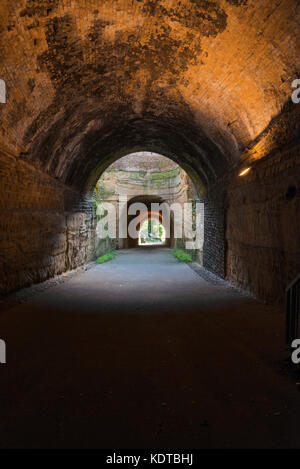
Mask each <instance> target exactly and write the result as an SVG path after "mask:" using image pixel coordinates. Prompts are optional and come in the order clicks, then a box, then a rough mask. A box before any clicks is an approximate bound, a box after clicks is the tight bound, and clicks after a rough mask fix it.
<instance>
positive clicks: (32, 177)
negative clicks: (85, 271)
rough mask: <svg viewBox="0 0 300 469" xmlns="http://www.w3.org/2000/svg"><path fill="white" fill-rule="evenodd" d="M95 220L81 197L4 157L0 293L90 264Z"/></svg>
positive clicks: (0, 167)
mask: <svg viewBox="0 0 300 469" xmlns="http://www.w3.org/2000/svg"><path fill="white" fill-rule="evenodd" d="M92 225H93V215H92V211H91V208H90V206H89V204H88V203H87V202H86V201H84V200H82V199H81V198H80V195H79V193H77V192H76V191H73V190H71V189H70V188H67V187H66V186H64V185H63V184H61V183H59V182H58V181H56V180H55V179H54V178H52V177H50V176H48V175H46V174H44V173H43V172H41V171H39V170H37V169H35V168H34V167H32V166H30V165H29V164H27V163H25V162H23V161H22V160H21V159H20V158H17V157H15V156H14V155H12V154H11V153H9V152H6V151H4V150H3V149H2V150H1V152H0V294H4V293H7V292H9V291H13V290H16V289H19V288H21V287H24V286H27V285H30V284H32V283H36V282H41V281H44V280H46V279H48V278H50V277H53V276H54V275H56V274H60V273H62V272H65V271H67V270H69V269H73V268H75V267H77V266H79V265H82V264H84V263H85V262H86V261H87V260H89V259H90V257H91V255H92V252H93V245H94V239H93V231H92Z"/></svg>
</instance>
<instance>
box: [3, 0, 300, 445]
mask: <svg viewBox="0 0 300 469" xmlns="http://www.w3.org/2000/svg"><path fill="white" fill-rule="evenodd" d="M299 21H300V5H299V2H298V1H296V0H282V1H275V2H274V1H271V0H260V2H257V1H254V0H214V1H209V0H207V1H206V0H205V1H200V0H181V1H180V2H179V1H177V0H155V1H150V0H135V1H132V0H113V1H112V0H76V1H73V2H69V1H67V0H61V1H58V0H47V1H46V0H45V1H39V0H15V1H13V2H11V1H9V0H2V1H1V4H0V80H1V82H0V83H1V86H0V122H1V125H0V142H1V145H0V195H1V197H0V204H1V206H0V295H1V296H0V339H1V340H3V342H1V344H4V343H5V344H6V348H7V358H6V360H5V362H6V363H4V360H2V362H3V363H2V364H1V365H0V375H2V376H1V382H2V383H3V393H2V397H0V400H1V404H0V416H1V423H0V437H1V438H0V447H2V446H3V447H9V448H10V447H26V448H27V447H52V448H54V447H98V448H105V447H106V448H107V447H108V448H113V447H126V448H130V447H139V448H149V447H160V448H166V447H168V448H172V447H174V448H175V447H177V448H179V447H182V448H191V447H193V448H204V447H205V448H211V447H295V446H297V447H300V439H299V430H298V431H297V422H298V427H299V417H300V414H299V409H298V410H297V405H298V404H299V393H298V394H297V386H295V384H298V388H299V383H298V381H300V376H299V368H297V367H294V364H293V363H292V362H291V359H290V345H291V344H288V348H286V344H285V339H284V335H285V321H286V317H285V308H284V302H285V294H286V289H287V288H288V286H289V285H291V284H292V285H296V286H297V285H298V286H299V283H300V282H299V281H298V283H297V282H296V283H295V282H294V281H295V279H296V278H297V276H298V275H299V272H300V215H299V214H300V158H299V146H300V142H299V135H300V132H299V122H300V119H299V118H300V104H299V98H300V93H299V87H300V81H299V79H300V61H299V60H300V59H299V57H300V54H299V50H300V33H299ZM297 86H298V88H297ZM139 153H143V154H144V155H146V157H145V161H146V162H148V163H149V164H150V163H151V162H152V166H153V168H154V169H151V171H152V170H155V169H156V166H155V161H156V160H155V157H154V156H153V157H152V156H151V155H157V154H158V155H162V156H163V157H165V158H168V159H169V160H170V161H171V162H172V163H171V164H174V165H178V167H180V168H181V169H180V170H182V171H184V172H185V173H186V174H187V176H188V178H190V180H191V181H192V182H191V186H192V187H193V190H194V193H195V194H196V196H195V197H194V199H195V198H197V201H199V202H201V203H202V204H204V217H205V223H204V244H203V253H201V265H200V263H199V262H197V260H199V259H198V258H197V259H196V258H194V259H193V262H192V263H191V265H187V264H180V263H179V261H177V260H176V259H174V258H173V256H172V253H171V251H170V250H169V249H166V250H165V251H163V252H162V251H160V250H156V251H154V250H153V251H152V250H148V251H147V252H143V251H142V250H141V251H139V252H138V251H137V250H136V249H132V250H129V249H124V250H123V249H120V250H119V251H117V252H118V257H117V258H116V259H114V260H112V261H111V263H107V264H105V265H103V266H102V265H101V266H100V265H97V264H96V263H95V260H96V257H97V255H96V253H97V249H96V245H95V243H96V234H95V233H96V232H95V223H96V220H95V211H94V206H93V197H94V191H95V187H96V186H97V182H98V181H99V178H100V177H101V176H102V175H103V174H104V173H105V171H106V170H107V169H108V168H109V167H111V165H114V164H117V163H118V162H119V161H121V160H122V159H123V158H124V157H127V156H128V155H132V154H139ZM172 168H173V167H172ZM121 169H122V168H121ZM121 169H120V170H121ZM145 194H146V192H145ZM147 197H148V198H147ZM149 197H150V196H149V194H148V195H147V196H146V195H145V196H144V199H143V198H141V200H144V201H146V204H147V203H148V202H149V200H152V199H153V200H155V201H157V200H162V199H161V197H160V194H159V191H157V194H155V193H153V192H152V193H151V197H152V199H151V197H150V198H149ZM187 199H188V196H187ZM149 213H150V209H149ZM172 237H173V234H172V236H171V238H172ZM170 246H173V238H172V239H171V241H170V242H169V243H167V247H170ZM123 247H124V248H129V247H132V248H136V247H137V243H136V242H133V243H132V242H131V241H128V242H126V243H125V244H124V246H123ZM197 282H198V283H197ZM293 282H294V284H293ZM293 288H294V287H293ZM293 291H295V293H293V295H296V296H295V298H296V299H293V301H294V303H293V304H295V305H296V309H297V308H298V309H299V302H300V300H299V298H300V293H299V289H298V290H297V291H298V293H297V291H296V290H293ZM297 295H298V296H297ZM293 298H294V297H293ZM297 302H298V303H297ZM289 304H290V303H289ZM297 311H298V310H297ZM297 311H296V313H295V314H299V311H298V313H297ZM293 317H294V316H293ZM295 321H296V319H295ZM294 329H295V328H294ZM124 331H127V335H126V334H124V335H123V332H124ZM295 333H296V334H297V331H296V332H295ZM298 334H299V335H300V331H299V333H298ZM293 338H297V336H296V337H293ZM216 341H219V342H218V343H219V344H220V345H221V346H222V348H223V349H224V354H223V356H222V357H220V356H218V354H217V353H216V351H215V348H214V344H215V343H216ZM152 350H155V353H154V354H152V353H151V351H152ZM0 358H1V357H0ZM0 362H1V359H0ZM243 363H245V364H243ZM45 366H49V369H48V370H46V369H45ZM247 373H249V375H247ZM87 382H89V383H90V387H89V389H87V385H86V383H87ZM213 382H214V383H215V384H216V386H217V388H218V390H216V389H215V388H214V386H213V385H212V384H210V383H213ZM210 386H211V387H210ZM18 392H19V393H21V394H22V395H20V394H19V393H18ZM226 396H227V397H226ZM227 401H230V404H228V402H227ZM286 402H289V403H290V404H289V405H285V403H286ZM227 404H228V406H229V407H228V408H227ZM298 407H299V405H298ZM74 409H75V410H74ZM268 416H270V417H268ZM274 416H275V417H274ZM119 418H120V419H121V422H119V420H118V419H119ZM297 419H298V420H297ZM101 422H102V423H101ZM180 422H183V423H182V424H181V423H180ZM255 425H256V426H257V428H260V429H261V431H258V432H256V431H254V427H255ZM179 427H181V428H182V429H183V434H182V432H181V431H180V430H178V428H179ZM249 427H251V428H252V430H251V429H250V430H249ZM25 428H28V430H29V431H25ZM96 429H99V431H98V430H97V431H96Z"/></svg>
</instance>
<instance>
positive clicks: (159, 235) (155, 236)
mask: <svg viewBox="0 0 300 469" xmlns="http://www.w3.org/2000/svg"><path fill="white" fill-rule="evenodd" d="M150 216H151V214H150ZM165 242H166V232H165V229H164V227H163V225H162V224H161V223H159V221H157V220H153V219H150V220H145V221H144V223H143V224H142V225H141V228H140V232H139V246H163V245H164V244H165Z"/></svg>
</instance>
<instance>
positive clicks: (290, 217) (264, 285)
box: [226, 144, 300, 301]
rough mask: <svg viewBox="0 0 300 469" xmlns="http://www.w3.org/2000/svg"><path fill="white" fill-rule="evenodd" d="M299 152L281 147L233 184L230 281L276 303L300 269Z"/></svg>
mask: <svg viewBox="0 0 300 469" xmlns="http://www.w3.org/2000/svg"><path fill="white" fill-rule="evenodd" d="M299 152H300V145H299V144H298V145H296V146H294V147H291V148H289V149H286V150H277V152H276V153H275V154H272V155H270V156H269V157H266V158H264V159H263V160H262V161H260V162H257V164H256V165H255V166H254V167H253V168H252V170H251V172H250V173H249V174H248V175H247V176H244V177H238V176H237V174H236V173H235V174H233V175H232V177H231V178H230V182H229V184H228V212H227V228H226V239H227V243H228V248H227V256H226V270H227V279H228V280H229V281H231V282H233V283H234V284H236V285H239V286H241V287H243V288H244V289H246V290H250V291H251V292H253V293H254V294H255V295H257V296H258V297H260V298H265V299H267V300H271V301H272V300H280V301H282V300H283V297H284V289H285V288H286V287H287V285H288V284H289V283H290V282H291V281H292V280H293V279H294V278H295V277H296V275H297V274H298V273H299V272H300V157H299Z"/></svg>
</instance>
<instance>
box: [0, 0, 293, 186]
mask: <svg viewBox="0 0 300 469" xmlns="http://www.w3.org/2000/svg"><path fill="white" fill-rule="evenodd" d="M299 22H300V9H299V1H297V0H259V1H258V0H216V1H206V0H181V1H178V0H73V1H71V0H44V1H35V0H13V1H12V0H1V3H0V78H3V79H5V80H6V83H7V88H8V102H7V104H6V105H4V106H3V105H2V106H1V107H0V119H1V129H0V132H1V135H0V138H1V141H2V144H4V145H5V147H6V148H8V149H9V150H10V151H13V152H14V153H15V154H17V155H19V156H20V157H21V158H24V159H27V160H28V161H29V162H32V163H34V164H35V165H38V166H39V167H41V168H42V169H44V170H46V171H47V172H49V173H50V174H52V175H54V176H55V177H57V178H59V179H61V180H62V181H64V182H66V183H68V184H71V185H74V186H77V187H80V188H84V187H85V184H86V182H87V180H88V179H89V178H90V176H91V174H93V173H95V174H96V173H97V168H99V165H100V166H101V165H102V166H101V167H104V166H105V165H106V164H108V162H111V161H112V160H113V159H115V158H117V157H118V156H124V155H125V154H126V153H129V152H131V151H137V150H150V151H157V152H160V153H163V154H165V155H166V156H170V157H173V158H175V159H177V160H178V161H179V162H180V163H181V164H183V165H184V166H186V167H189V166H191V167H192V168H193V169H194V170H195V171H196V172H198V174H199V175H200V177H202V180H203V182H204V183H205V182H207V181H209V180H211V179H214V178H215V177H216V176H218V175H219V174H222V172H223V171H224V169H225V168H227V167H228V165H229V166H230V165H232V164H234V163H235V162H236V161H237V160H238V159H239V158H240V157H241V155H242V154H243V152H244V153H245V151H246V149H247V147H251V145H253V142H256V141H258V142H259V138H260V136H264V132H266V129H268V128H269V127H270V123H271V121H272V119H274V118H276V116H278V115H279V114H280V113H281V112H282V110H284V109H285V107H286V106H287V103H288V101H289V100H290V95H291V81H292V80H293V79H294V78H297V77H298V72H299V71H300V60H299V54H298V55H297V51H299V45H300V44H299ZM286 122H289V124H286V127H287V128H288V127H290V126H291V127H293V126H294V129H293V130H294V131H295V129H296V127H295V126H296V125H297V124H296V119H295V122H294V123H291V121H290V120H289V119H287V121H286ZM275 124H276V123H275ZM281 129H282V126H281ZM297 129H298V128H297ZM297 129H296V130H297ZM281 131H282V130H281ZM272 139H273V141H274V135H272ZM275 140H276V139H275ZM98 171H99V170H98Z"/></svg>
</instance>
